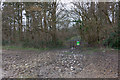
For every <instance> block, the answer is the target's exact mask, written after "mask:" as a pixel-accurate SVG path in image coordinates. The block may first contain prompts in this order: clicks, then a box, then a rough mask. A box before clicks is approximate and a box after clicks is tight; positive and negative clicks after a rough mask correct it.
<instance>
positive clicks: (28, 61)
mask: <svg viewBox="0 0 120 80" xmlns="http://www.w3.org/2000/svg"><path fill="white" fill-rule="evenodd" d="M89 52H90V51H87V50H86V51H79V50H75V51H71V50H51V51H42V52H40V51H30V50H3V53H2V60H3V62H2V67H3V71H4V72H3V76H4V77H11V78H115V77H117V75H118V74H117V72H118V71H117V69H118V55H117V51H116V50H108V51H107V50H106V51H96V52H93V53H92V54H86V53H89Z"/></svg>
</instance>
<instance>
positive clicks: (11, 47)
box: [2, 46, 49, 51]
mask: <svg viewBox="0 0 120 80" xmlns="http://www.w3.org/2000/svg"><path fill="white" fill-rule="evenodd" d="M2 49H6V50H35V51H41V50H49V48H39V49H38V48H28V47H20V46H3V47H2Z"/></svg>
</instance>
